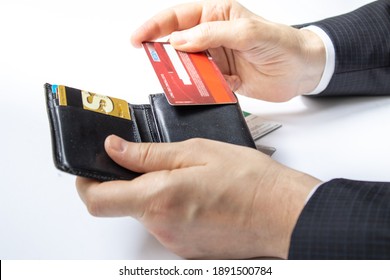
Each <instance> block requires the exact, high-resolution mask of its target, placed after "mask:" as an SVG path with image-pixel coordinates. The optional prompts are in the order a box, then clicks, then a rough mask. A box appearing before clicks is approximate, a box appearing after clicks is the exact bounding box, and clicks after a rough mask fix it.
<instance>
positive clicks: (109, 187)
mask: <svg viewBox="0 0 390 280" xmlns="http://www.w3.org/2000/svg"><path fill="white" fill-rule="evenodd" d="M178 182H181V181H180V178H176V179H175V177H171V174H170V173H169V172H166V171H163V172H152V173H148V174H144V175H142V176H140V177H138V178H135V179H133V180H131V181H108V182H99V181H96V180H92V179H88V178H83V177H77V179H76V187H77V191H78V193H79V196H80V198H81V200H82V201H83V202H84V204H85V205H86V207H87V209H88V211H89V213H90V214H91V215H93V216H96V217H123V216H131V217H133V218H135V219H142V217H143V216H144V213H145V211H147V209H148V207H149V205H150V204H153V203H152V201H153V197H156V195H154V194H155V193H158V192H159V191H161V190H162V189H164V188H166V187H172V186H174V185H176V184H177V183H178Z"/></svg>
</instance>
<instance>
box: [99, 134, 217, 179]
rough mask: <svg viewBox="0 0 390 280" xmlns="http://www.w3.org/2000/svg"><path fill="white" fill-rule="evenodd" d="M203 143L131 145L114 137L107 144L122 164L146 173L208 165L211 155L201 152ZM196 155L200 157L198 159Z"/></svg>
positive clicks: (109, 138)
mask: <svg viewBox="0 0 390 280" xmlns="http://www.w3.org/2000/svg"><path fill="white" fill-rule="evenodd" d="M202 142H203V141H198V140H189V141H184V142H179V143H131V142H127V141H125V140H123V139H122V138H120V137H118V136H115V135H111V136H109V137H107V139H106V141H105V149H106V151H107V153H108V155H109V156H110V157H111V158H112V159H113V160H114V161H115V162H116V163H118V164H119V165H121V166H123V167H125V168H127V169H130V170H133V171H136V172H140V173H146V172H152V171H159V170H172V169H178V168H184V167H188V166H195V165H203V164H205V162H206V158H205V157H207V153H199V151H202V148H200V146H204V145H202ZM210 142H211V141H210ZM194 154H196V155H197V156H196V157H194V156H193V155H194Z"/></svg>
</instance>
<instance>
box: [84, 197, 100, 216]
mask: <svg viewBox="0 0 390 280" xmlns="http://www.w3.org/2000/svg"><path fill="white" fill-rule="evenodd" d="M85 204H86V206H87V210H88V212H89V214H91V215H92V216H94V217H102V216H103V215H102V213H103V206H102V205H103V203H102V201H101V199H99V198H98V197H97V196H96V195H90V196H88V197H87V198H86V200H85Z"/></svg>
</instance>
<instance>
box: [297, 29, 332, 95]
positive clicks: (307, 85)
mask: <svg viewBox="0 0 390 280" xmlns="http://www.w3.org/2000/svg"><path fill="white" fill-rule="evenodd" d="M298 32H299V33H300V37H301V47H302V53H301V55H302V58H303V59H302V61H303V65H302V70H301V71H302V77H301V85H300V88H299V93H300V94H307V93H310V92H313V91H314V90H315V89H316V88H317V86H318V85H319V83H320V81H321V78H322V75H323V73H324V69H325V65H326V47H325V44H324V42H323V41H322V39H321V37H320V36H318V35H317V34H316V33H315V32H313V31H311V30H309V29H299V30H298Z"/></svg>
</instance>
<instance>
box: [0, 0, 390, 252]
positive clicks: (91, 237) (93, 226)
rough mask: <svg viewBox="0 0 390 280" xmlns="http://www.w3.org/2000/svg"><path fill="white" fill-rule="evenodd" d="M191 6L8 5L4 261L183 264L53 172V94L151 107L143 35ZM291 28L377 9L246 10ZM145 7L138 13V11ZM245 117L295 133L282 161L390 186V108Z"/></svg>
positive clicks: (3, 60) (290, 4)
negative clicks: (54, 86)
mask: <svg viewBox="0 0 390 280" xmlns="http://www.w3.org/2000/svg"><path fill="white" fill-rule="evenodd" d="M178 2H184V1H177V0H176V1H174V0H172V1H166V0H165V1H138V2H136V1H128V0H121V1H119V0H118V1H116V0H114V1H96V0H94V1H92V0H91V1H81V0H79V1H73V0H66V1H42V0H37V1H21V0H1V1H0V26H1V27H0V96H1V100H2V102H1V106H2V110H1V111H0V114H1V117H0V126H1V131H2V133H1V138H0V139H1V140H0V141H1V142H0V144H1V145H0V147H1V158H0V172H1V174H0V175H1V183H0V259H174V258H177V256H175V255H173V254H171V253H169V252H168V251H166V250H165V249H164V248H163V247H162V246H161V245H160V244H159V243H158V242H157V241H156V240H155V239H154V238H153V237H151V236H150V235H149V234H148V233H147V232H146V231H145V230H144V228H143V227H142V226H141V225H140V224H138V223H137V222H136V221H134V220H132V219H130V218H118V219H111V218H107V219H98V218H93V217H91V216H90V215H89V214H88V213H87V211H86V209H85V207H84V205H83V204H82V202H81V201H80V199H79V197H78V195H77V192H76V190H75V187H74V177H73V176H70V175H66V174H64V173H60V172H59V171H57V170H56V169H55V168H54V166H53V162H52V157H51V143H50V134H49V125H48V120H47V115H46V109H45V102H44V95H43V84H44V83H45V82H51V83H60V84H66V85H70V86H74V87H78V88H82V89H86V90H91V91H94V92H97V93H102V94H107V95H112V96H117V97H122V98H124V99H126V100H128V101H129V102H132V103H142V102H147V96H148V94H150V93H156V92H161V86H160V85H159V83H158V80H157V78H156V77H155V74H154V72H153V71H152V68H151V66H150V64H149V62H148V60H147V57H146V55H145V53H144V51H143V50H139V49H134V48H132V47H131V45H130V43H129V37H130V34H131V32H132V31H133V30H134V29H135V28H136V27H138V26H139V24H141V23H142V22H143V21H144V20H146V19H147V18H149V17H150V16H152V15H153V14H155V13H156V12H158V11H160V10H162V9H164V8H167V7H169V6H171V5H172V4H175V3H178ZM241 2H242V3H243V4H244V5H246V6H247V7H248V8H250V9H251V10H253V11H255V12H256V13H257V14H260V15H262V16H263V17H265V18H268V19H270V20H274V21H278V22H283V23H286V24H294V23H303V22H309V21H314V20H317V19H321V18H324V17H328V16H332V15H337V14H340V13H343V12H347V11H349V10H352V9H354V8H357V7H358V6H360V5H362V4H364V3H367V2H370V1H363V0H361V1H357V0H354V1H336V0H328V1H324V0H321V1H320V0H317V1H313V0H301V1H289V0H272V1H271V0H263V1H249V0H247V1H241ZM135 3H136V4H135ZM240 101H241V105H242V107H243V109H245V110H247V111H250V112H253V113H257V114H259V115H260V116H262V117H264V118H266V119H269V120H274V121H278V122H281V123H283V127H282V128H281V129H279V130H278V131H276V132H274V133H272V134H270V135H268V136H266V137H265V138H263V140H262V144H264V145H270V146H274V147H276V148H277V152H276V154H275V155H274V158H275V159H276V160H278V161H280V162H282V163H284V164H286V165H288V166H290V167H293V168H296V169H298V170H302V171H305V172H308V173H310V174H312V175H314V176H317V177H319V178H320V179H322V180H328V179H330V178H334V177H347V178H355V179H364V180H385V181H390V173H389V172H388V160H389V158H390V147H389V144H388V143H390V135H389V133H388V131H389V130H388V128H389V124H388V119H389V117H390V98H389V97H380V98H379V97H378V98H337V99H336V98H335V99H333V98H332V99H315V100H314V99H309V98H296V99H294V100H292V101H290V102H287V103H281V104H272V103H267V102H261V101H253V100H249V99H247V98H243V97H241V98H240Z"/></svg>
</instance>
